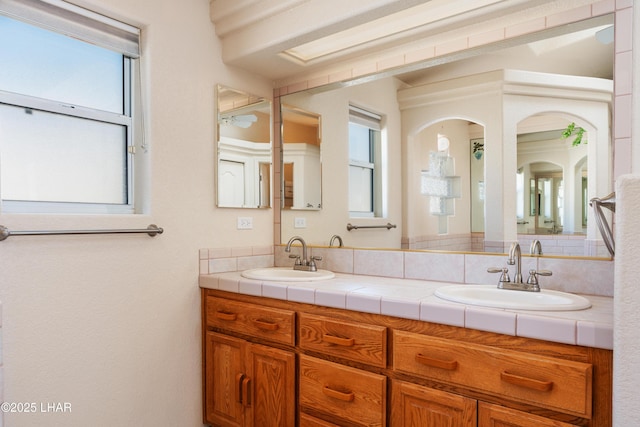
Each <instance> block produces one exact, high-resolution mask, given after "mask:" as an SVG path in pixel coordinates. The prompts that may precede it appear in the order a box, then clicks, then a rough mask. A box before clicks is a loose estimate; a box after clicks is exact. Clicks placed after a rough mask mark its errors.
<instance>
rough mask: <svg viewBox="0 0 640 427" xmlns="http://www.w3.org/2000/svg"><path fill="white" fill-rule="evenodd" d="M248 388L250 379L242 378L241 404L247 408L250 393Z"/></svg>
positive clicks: (249, 403)
mask: <svg viewBox="0 0 640 427" xmlns="http://www.w3.org/2000/svg"><path fill="white" fill-rule="evenodd" d="M249 387H251V378H249V377H244V379H243V380H242V400H243V402H242V403H243V405H244V406H245V407H247V408H248V407H250V406H251V392H250V390H249Z"/></svg>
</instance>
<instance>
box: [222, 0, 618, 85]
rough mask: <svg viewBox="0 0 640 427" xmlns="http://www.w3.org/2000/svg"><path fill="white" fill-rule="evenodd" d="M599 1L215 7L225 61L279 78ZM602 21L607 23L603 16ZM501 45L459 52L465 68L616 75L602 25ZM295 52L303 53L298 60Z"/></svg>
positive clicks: (411, 79) (339, 0)
mask: <svg viewBox="0 0 640 427" xmlns="http://www.w3.org/2000/svg"><path fill="white" fill-rule="evenodd" d="M589 3H591V1H588V0H583V1H580V0H572V1H570V2H563V1H550V0H212V1H211V8H210V11H211V20H212V22H213V23H214V25H215V31H216V34H217V36H218V37H219V38H220V40H221V44H222V55H223V60H224V61H225V63H227V64H228V65H232V66H236V67H240V68H244V69H247V70H250V71H252V72H254V73H258V74H260V75H263V76H265V77H267V78H269V79H271V80H273V81H274V82H276V83H278V82H284V81H287V79H291V78H294V77H295V76H298V75H312V74H313V73H314V72H316V73H322V72H323V71H324V72H325V73H326V72H327V71H326V70H331V69H332V67H333V68H335V67H336V66H337V64H341V63H345V62H355V61H365V62H366V60H367V58H372V57H380V56H381V55H387V56H388V55H400V54H402V53H403V52H409V51H412V50H416V49H418V48H419V47H420V46H421V43H431V44H432V45H433V43H437V42H446V41H447V40H452V39H455V38H456V37H458V38H459V37H460V34H461V31H462V30H463V29H464V31H466V32H467V33H469V32H474V31H475V32H477V33H482V32H486V31H490V30H491V29H492V28H498V27H504V26H505V25H518V23H523V22H530V21H531V20H532V19H535V18H536V17H544V16H547V15H550V14H553V13H561V12H563V11H565V10H567V9H568V8H576V7H579V6H580V5H581V4H589ZM598 24H599V25H603V22H602V20H600V22H599V23H598ZM574 27H575V28H573V29H572V31H573V30H577V29H580V25H577V26H574ZM583 27H584V26H583ZM601 28H602V27H601V26H600V27H598V29H601ZM560 32H562V30H561V31H556V33H560ZM534 38H535V36H534V37H532V38H530V40H528V41H533V40H534ZM525 41H526V40H525ZM523 42H524V41H522V40H521V41H518V43H523ZM497 47H498V46H495V47H489V48H487V49H479V50H477V51H474V52H468V53H467V54H466V55H463V56H462V57H460V56H458V57H455V58H453V59H455V60H456V61H458V62H456V66H459V65H460V64H461V63H462V64H465V66H466V67H467V70H474V69H478V70H482V69H486V67H491V68H490V69H496V68H516V69H524V70H531V71H542V70H540V67H541V64H545V68H544V71H546V72H555V73H560V74H576V75H588V76H592V77H603V78H613V76H612V71H613V70H612V68H613V67H612V59H613V44H609V45H605V44H602V43H600V42H597V41H596V40H595V37H594V30H584V29H583V31H581V32H579V33H575V34H571V35H563V36H562V37H556V38H553V39H545V40H543V41H538V42H536V43H528V44H524V45H520V46H517V47H514V46H508V44H505V45H504V46H499V47H500V49H498V50H497V49H496V48H497ZM292 53H293V54H297V55H298V56H300V58H302V59H300V58H298V59H295V58H294V57H293V56H292ZM460 61H463V62H460ZM447 62H448V61H446V60H445V61H434V62H433V63H431V64H426V66H427V67H428V71H427V72H426V73H425V71H424V70H423V69H420V70H419V71H412V72H409V73H403V74H398V75H397V77H399V78H401V79H402V80H404V81H405V82H407V83H408V84H411V85H413V84H418V83H421V82H425V81H430V80H434V79H435V78H436V76H437V75H440V74H443V73H447V76H448V77H449V78H450V77H451V75H450V73H451V72H452V70H453V66H452V65H451V64H448V63H447ZM549 64H551V68H552V69H551V70H549ZM459 68H460V67H457V69H459Z"/></svg>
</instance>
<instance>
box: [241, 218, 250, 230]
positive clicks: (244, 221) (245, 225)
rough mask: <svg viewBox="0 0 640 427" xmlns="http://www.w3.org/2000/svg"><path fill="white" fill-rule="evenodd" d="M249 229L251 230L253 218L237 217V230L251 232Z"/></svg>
mask: <svg viewBox="0 0 640 427" xmlns="http://www.w3.org/2000/svg"><path fill="white" fill-rule="evenodd" d="M251 229H253V217H250V216H239V217H238V230H251Z"/></svg>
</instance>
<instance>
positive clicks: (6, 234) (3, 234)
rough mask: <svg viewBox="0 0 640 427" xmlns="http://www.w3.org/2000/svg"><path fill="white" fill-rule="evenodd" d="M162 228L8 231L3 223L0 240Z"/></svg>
mask: <svg viewBox="0 0 640 427" xmlns="http://www.w3.org/2000/svg"><path fill="white" fill-rule="evenodd" d="M163 232H164V230H163V229H162V227H158V226H157V225H155V224H151V225H149V226H148V227H147V228H143V229H126V228H124V229H115V230H113V229H112V230H39V231H28V230H25V231H9V229H8V228H7V227H5V226H4V225H0V242H1V241H3V240H5V239H7V238H8V237H10V236H52V235H61V234H132V233H146V234H148V235H149V236H151V237H155V236H156V235H157V234H162V233H163Z"/></svg>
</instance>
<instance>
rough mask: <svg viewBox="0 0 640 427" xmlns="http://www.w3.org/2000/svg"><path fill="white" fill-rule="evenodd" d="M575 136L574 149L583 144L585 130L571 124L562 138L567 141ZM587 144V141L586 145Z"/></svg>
mask: <svg viewBox="0 0 640 427" xmlns="http://www.w3.org/2000/svg"><path fill="white" fill-rule="evenodd" d="M572 135H575V139H574V140H573V142H572V143H571V146H572V147H575V146H577V145H580V144H582V136H583V135H584V129H583V128H581V127H576V124H575V123H573V122H571V123H570V124H569V126H567V128H566V129H565V130H564V131H563V132H562V138H563V139H567V138H569V137H571V136H572ZM586 143H587V142H586V141H585V144H586Z"/></svg>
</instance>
